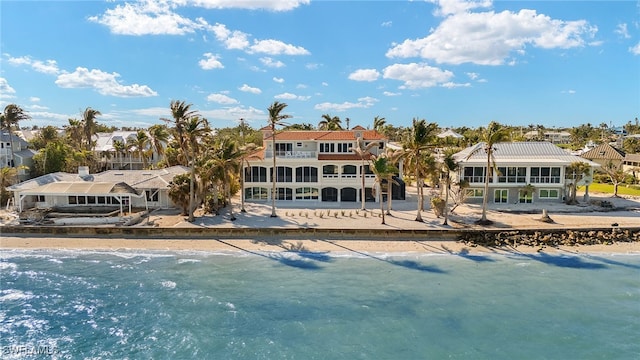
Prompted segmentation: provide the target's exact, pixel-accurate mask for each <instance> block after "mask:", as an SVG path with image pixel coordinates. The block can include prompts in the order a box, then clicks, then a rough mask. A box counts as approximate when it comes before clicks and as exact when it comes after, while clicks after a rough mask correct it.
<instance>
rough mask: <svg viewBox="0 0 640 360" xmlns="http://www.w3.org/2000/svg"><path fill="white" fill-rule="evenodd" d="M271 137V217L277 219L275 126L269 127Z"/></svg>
mask: <svg viewBox="0 0 640 360" xmlns="http://www.w3.org/2000/svg"><path fill="white" fill-rule="evenodd" d="M271 131H272V133H271V136H272V137H273V142H272V144H273V149H272V150H273V151H272V153H271V155H272V156H273V171H272V173H271V177H272V178H271V181H272V182H273V185H272V187H271V217H277V216H278V215H277V214H276V179H277V177H278V171H277V169H276V129H275V126H273V127H271Z"/></svg>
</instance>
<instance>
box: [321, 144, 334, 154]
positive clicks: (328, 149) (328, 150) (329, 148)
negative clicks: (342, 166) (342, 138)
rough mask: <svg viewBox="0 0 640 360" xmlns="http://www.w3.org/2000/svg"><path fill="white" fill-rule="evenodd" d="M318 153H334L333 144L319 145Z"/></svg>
mask: <svg viewBox="0 0 640 360" xmlns="http://www.w3.org/2000/svg"><path fill="white" fill-rule="evenodd" d="M320 152H321V153H332V152H335V144H333V143H320Z"/></svg>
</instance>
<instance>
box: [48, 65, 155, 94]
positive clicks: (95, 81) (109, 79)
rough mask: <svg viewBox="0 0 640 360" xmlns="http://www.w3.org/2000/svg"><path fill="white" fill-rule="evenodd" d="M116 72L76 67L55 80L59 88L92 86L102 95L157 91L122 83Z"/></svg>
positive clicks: (153, 92) (143, 86) (152, 92)
mask: <svg viewBox="0 0 640 360" xmlns="http://www.w3.org/2000/svg"><path fill="white" fill-rule="evenodd" d="M118 77H120V74H118V73H115V72H114V73H111V74H109V73H106V72H104V71H101V70H97V69H92V70H88V69H87V68H83V67H78V68H76V70H75V71H74V72H72V73H66V72H65V73H62V74H60V75H58V78H57V80H56V81H55V83H56V85H58V86H59V87H61V88H93V89H95V90H97V91H98V92H99V93H100V94H102V95H111V96H117V97H149V96H157V95H158V93H156V92H155V91H153V90H152V89H151V88H150V87H148V86H146V85H138V84H133V85H122V84H120V83H119V82H118V80H117V78H118Z"/></svg>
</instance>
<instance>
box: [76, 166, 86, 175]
mask: <svg viewBox="0 0 640 360" xmlns="http://www.w3.org/2000/svg"><path fill="white" fill-rule="evenodd" d="M87 175H89V167H88V166H78V176H80V177H84V176H87Z"/></svg>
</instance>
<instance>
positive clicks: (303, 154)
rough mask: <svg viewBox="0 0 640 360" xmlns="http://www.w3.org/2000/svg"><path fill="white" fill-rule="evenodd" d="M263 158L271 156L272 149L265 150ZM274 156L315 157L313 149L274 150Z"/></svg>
mask: <svg viewBox="0 0 640 360" xmlns="http://www.w3.org/2000/svg"><path fill="white" fill-rule="evenodd" d="M264 156H265V158H271V157H273V151H265V153H264ZM276 157H279V158H285V159H315V158H316V152H315V151H276Z"/></svg>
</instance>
